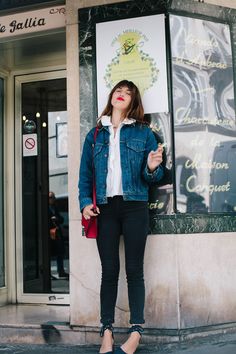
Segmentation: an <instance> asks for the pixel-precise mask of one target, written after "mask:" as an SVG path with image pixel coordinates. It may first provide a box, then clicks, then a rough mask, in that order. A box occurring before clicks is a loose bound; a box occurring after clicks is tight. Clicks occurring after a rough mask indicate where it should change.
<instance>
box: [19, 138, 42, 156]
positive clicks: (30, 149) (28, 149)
mask: <svg viewBox="0 0 236 354" xmlns="http://www.w3.org/2000/svg"><path fill="white" fill-rule="evenodd" d="M37 155H38V149H37V134H24V135H23V156H37Z"/></svg>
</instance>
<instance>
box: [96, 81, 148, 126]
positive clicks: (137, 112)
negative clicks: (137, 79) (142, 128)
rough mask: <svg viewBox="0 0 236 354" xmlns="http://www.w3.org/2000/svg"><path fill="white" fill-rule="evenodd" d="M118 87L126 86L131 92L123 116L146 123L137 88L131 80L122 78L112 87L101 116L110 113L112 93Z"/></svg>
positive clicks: (109, 114)
mask: <svg viewBox="0 0 236 354" xmlns="http://www.w3.org/2000/svg"><path fill="white" fill-rule="evenodd" d="M120 87H128V89H129V91H130V93H131V101H130V104H129V107H128V108H127V111H126V112H125V117H127V118H134V119H136V121H138V122H139V123H144V124H148V122H146V121H145V120H144V109H143V104H142V100H141V95H140V92H139V89H138V87H137V86H136V85H135V84H134V83H133V82H132V81H128V80H122V81H120V82H118V83H117V84H116V85H115V86H114V87H113V89H112V90H111V92H110V94H109V97H108V101H107V105H106V107H105V109H104V110H103V112H102V114H101V117H102V116H111V115H112V109H113V107H112V104H111V99H112V95H113V93H114V92H115V91H116V89H118V88H120Z"/></svg>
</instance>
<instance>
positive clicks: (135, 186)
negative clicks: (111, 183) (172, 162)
mask: <svg viewBox="0 0 236 354" xmlns="http://www.w3.org/2000/svg"><path fill="white" fill-rule="evenodd" d="M94 131H95V128H93V129H91V130H90V132H89V133H88V134H87V136H86V138H85V142H84V146H83V152H82V157H81V163H80V173H79V202H80V210H81V211H82V209H83V208H84V207H85V206H87V205H89V204H92V185H93V170H92V160H93V157H92V150H93V148H92V146H93V144H94ZM109 136H110V132H109V127H107V126H102V127H101V128H100V129H99V132H98V135H97V139H96V144H95V146H94V166H95V180H96V197H97V204H106V203H107V197H106V179H107V171H108V154H109ZM156 149H157V141H156V138H155V137H154V134H153V133H152V131H151V129H150V128H149V127H147V126H145V125H143V124H140V123H137V122H135V123H133V124H129V125H123V126H122V127H121V130H120V160H121V170H122V188H123V198H124V200H136V201H148V184H151V183H156V182H158V181H160V180H161V178H162V177H163V168H162V166H159V167H158V168H157V169H156V170H155V171H154V172H152V173H150V172H149V171H148V168H147V157H148V154H149V152H150V151H151V150H156Z"/></svg>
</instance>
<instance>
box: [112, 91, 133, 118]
mask: <svg viewBox="0 0 236 354" xmlns="http://www.w3.org/2000/svg"><path fill="white" fill-rule="evenodd" d="M130 102H131V91H130V90H129V88H128V87H127V86H123V87H118V88H117V89H116V90H115V91H114V93H113V95H112V98H111V104H112V106H113V108H116V109H118V110H120V111H122V112H125V111H126V110H127V108H128V107H129V105H130Z"/></svg>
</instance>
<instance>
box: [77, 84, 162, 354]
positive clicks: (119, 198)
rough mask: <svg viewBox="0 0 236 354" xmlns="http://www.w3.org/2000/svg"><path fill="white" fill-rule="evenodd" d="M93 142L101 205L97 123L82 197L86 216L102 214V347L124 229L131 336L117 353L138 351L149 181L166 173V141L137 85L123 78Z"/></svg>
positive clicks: (106, 349)
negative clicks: (148, 118) (161, 142)
mask: <svg viewBox="0 0 236 354" xmlns="http://www.w3.org/2000/svg"><path fill="white" fill-rule="evenodd" d="M97 125H98V128H99V132H98V135H97V139H96V143H95V147H94V166H95V180H96V192H97V205H98V207H97V210H96V211H94V210H93V204H92V184H93V182H92V175H93V174H92V160H93V159H92V145H93V143H94V141H93V136H94V130H95V128H93V129H92V130H91V131H90V132H89V133H88V134H87V136H86V139H85V143H84V147H83V153H82V158H81V165H80V178H79V200H80V208H81V211H82V213H83V215H84V217H85V218H86V219H89V218H90V217H91V216H96V215H97V217H98V238H97V246H98V252H99V256H100V259H101V265H102V282H101V292H100V301H101V308H100V311H101V312H100V313H101V324H102V327H101V337H102V344H101V348H100V352H99V353H103V354H104V353H105V354H110V353H113V349H112V348H113V344H114V340H113V326H112V324H113V323H114V317H115V305H116V299H117V287H118V277H119V270H120V263H119V241H120V235H121V234H122V235H123V236H124V245H125V267H126V275H127V283H128V298H129V307H130V324H131V327H130V329H129V333H130V336H129V338H128V339H127V341H126V342H125V343H124V344H123V345H122V346H121V347H120V348H118V349H116V351H115V353H127V354H133V353H134V352H135V351H136V349H137V347H138V345H139V340H140V337H141V333H142V332H143V328H142V324H144V322H145V320H144V314H143V312H144V300H145V288H144V278H143V259H144V251H145V244H146V238H147V234H148V204H147V201H148V184H149V183H156V182H158V181H159V180H160V179H161V178H162V176H163V169H162V167H161V166H160V164H161V162H162V152H163V150H162V147H161V146H160V147H158V146H157V142H156V139H155V137H154V135H153V133H152V131H151V129H150V128H149V127H148V126H147V122H145V120H144V110H143V105H142V102H141V97H140V93H139V90H138V88H137V86H135V84H134V83H133V82H131V81H127V80H123V81H121V82H119V83H118V84H117V85H116V86H115V87H114V88H113V89H112V91H111V93H110V95H109V98H108V102H107V105H106V107H105V109H104V111H103V113H102V115H101V117H100V118H99V120H98V123H97Z"/></svg>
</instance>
